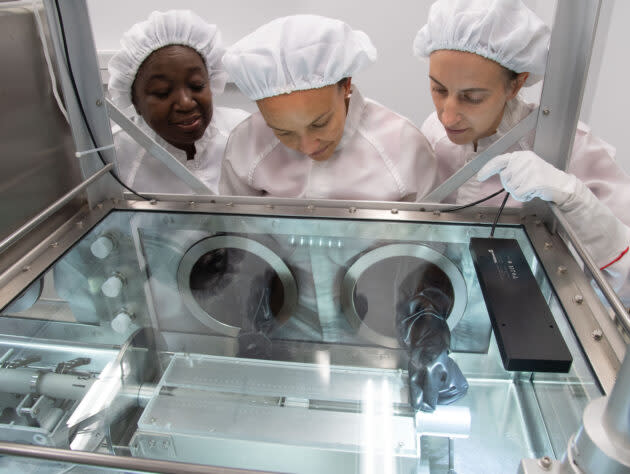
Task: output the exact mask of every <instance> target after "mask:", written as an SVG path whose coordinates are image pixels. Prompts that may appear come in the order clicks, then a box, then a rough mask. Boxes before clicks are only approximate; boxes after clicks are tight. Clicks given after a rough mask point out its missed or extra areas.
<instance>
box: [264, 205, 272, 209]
mask: <svg viewBox="0 0 630 474" xmlns="http://www.w3.org/2000/svg"><path fill="white" fill-rule="evenodd" d="M265 207H266V208H267V209H273V204H265Z"/></svg>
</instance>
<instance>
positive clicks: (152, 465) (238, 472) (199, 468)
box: [0, 442, 265, 474]
mask: <svg viewBox="0 0 630 474" xmlns="http://www.w3.org/2000/svg"><path fill="white" fill-rule="evenodd" d="M0 454H2V455H7V456H20V457H28V458H37V459H46V460H49V461H54V462H67V463H72V464H83V465H88V466H99V467H110V468H114V469H122V470H133V471H134V472H162V473H167V474H201V473H204V474H246V473H260V472H265V471H250V470H246V469H230V468H225V467H212V466H204V465H202V464H191V463H183V462H174V461H160V460H154V459H142V458H132V457H128V456H113V455H109V454H97V453H90V452H84V451H69V450H65V449H57V448H44V447H42V446H30V445H25V444H15V443H4V442H0Z"/></svg>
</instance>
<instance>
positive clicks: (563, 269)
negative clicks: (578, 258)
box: [558, 265, 567, 275]
mask: <svg viewBox="0 0 630 474" xmlns="http://www.w3.org/2000/svg"><path fill="white" fill-rule="evenodd" d="M566 272H567V267H565V266H564V265H560V266H558V273H559V274H561V275H563V274H565V273H566Z"/></svg>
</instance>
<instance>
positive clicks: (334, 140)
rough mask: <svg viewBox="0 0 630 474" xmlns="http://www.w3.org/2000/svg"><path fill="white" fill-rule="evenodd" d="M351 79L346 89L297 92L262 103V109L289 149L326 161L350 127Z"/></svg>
mask: <svg viewBox="0 0 630 474" xmlns="http://www.w3.org/2000/svg"><path fill="white" fill-rule="evenodd" d="M349 93H350V79H349V78H348V79H347V80H346V81H345V83H343V85H339V84H333V85H331V86H326V87H322V88H320V89H308V90H304V91H295V92H291V93H290V94H282V95H277V96H273V97H267V98H265V99H261V100H259V101H258V102H257V103H258V109H259V110H260V113H261V114H262V116H263V118H264V119H265V122H266V123H267V125H268V126H269V127H270V128H271V129H272V130H273V133H274V134H275V135H276V137H278V140H280V142H281V143H282V144H283V145H285V146H286V147H288V148H291V149H293V150H297V151H299V152H301V153H304V154H305V155H308V156H309V157H310V158H311V159H313V160H315V161H325V160H327V159H328V158H330V156H331V155H332V154H333V153H334V151H335V149H336V148H337V145H338V144H339V142H340V141H341V137H342V136H343V129H344V126H345V124H346V112H347V100H346V98H347V96H348V94H349Z"/></svg>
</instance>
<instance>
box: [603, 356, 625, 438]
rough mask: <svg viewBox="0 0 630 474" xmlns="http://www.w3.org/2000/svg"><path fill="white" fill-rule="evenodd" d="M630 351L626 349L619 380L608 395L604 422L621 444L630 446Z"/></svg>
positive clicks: (618, 376) (611, 434) (609, 431)
mask: <svg viewBox="0 0 630 474" xmlns="http://www.w3.org/2000/svg"><path fill="white" fill-rule="evenodd" d="M629 393H630V351H629V350H626V355H625V357H624V359H623V364H621V368H620V369H619V372H617V381H616V382H615V386H614V387H613V389H612V392H611V394H610V396H609V397H608V403H607V404H606V410H605V411H604V416H603V418H604V419H603V420H602V424H603V425H604V427H605V429H606V431H607V432H608V436H609V437H610V438H612V439H613V440H614V442H615V444H617V445H619V446H630V397H629V396H628V394H629Z"/></svg>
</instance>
